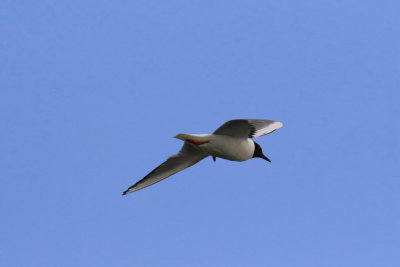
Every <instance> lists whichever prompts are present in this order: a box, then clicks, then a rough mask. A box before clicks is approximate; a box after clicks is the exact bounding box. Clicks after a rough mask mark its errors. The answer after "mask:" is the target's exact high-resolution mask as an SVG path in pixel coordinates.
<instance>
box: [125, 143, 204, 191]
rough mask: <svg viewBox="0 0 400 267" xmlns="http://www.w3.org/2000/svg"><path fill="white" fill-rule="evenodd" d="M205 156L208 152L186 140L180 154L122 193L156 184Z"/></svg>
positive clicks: (173, 156)
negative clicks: (200, 149)
mask: <svg viewBox="0 0 400 267" xmlns="http://www.w3.org/2000/svg"><path fill="white" fill-rule="evenodd" d="M205 157H207V154H204V153H203V152H201V151H199V150H198V149H196V148H195V147H194V146H193V145H192V144H189V143H187V142H185V143H184V144H183V146H182V148H181V150H180V151H179V153H178V154H175V155H172V156H171V157H169V158H168V159H167V160H166V161H165V162H164V163H162V164H161V165H160V166H158V167H157V168H155V169H154V170H153V171H151V172H150V173H149V174H147V175H146V176H145V177H144V178H143V179H141V180H140V181H139V182H137V183H136V184H134V185H132V186H131V187H129V188H128V189H127V190H126V191H125V192H123V193H122V194H123V195H126V194H128V193H131V192H135V191H137V190H140V189H142V188H145V187H147V186H149V185H152V184H155V183H157V182H159V181H161V180H163V179H165V178H167V177H169V176H171V175H173V174H175V173H177V172H179V171H181V170H184V169H186V168H188V167H190V166H192V165H193V164H195V163H197V162H199V161H200V160H202V159H203V158H205Z"/></svg>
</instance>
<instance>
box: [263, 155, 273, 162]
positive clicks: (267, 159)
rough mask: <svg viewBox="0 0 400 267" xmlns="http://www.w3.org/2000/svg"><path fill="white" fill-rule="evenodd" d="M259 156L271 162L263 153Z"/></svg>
mask: <svg viewBox="0 0 400 267" xmlns="http://www.w3.org/2000/svg"><path fill="white" fill-rule="evenodd" d="M260 158H262V159H265V160H266V161H269V162H271V160H270V159H269V158H267V157H266V156H265V155H262V156H261V157H260Z"/></svg>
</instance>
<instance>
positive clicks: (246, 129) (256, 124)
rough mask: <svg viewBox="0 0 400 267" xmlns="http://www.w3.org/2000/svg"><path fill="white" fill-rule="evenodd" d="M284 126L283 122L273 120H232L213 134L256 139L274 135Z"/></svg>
mask: <svg viewBox="0 0 400 267" xmlns="http://www.w3.org/2000/svg"><path fill="white" fill-rule="evenodd" d="M282 126H283V124H282V123H281V122H279V121H271V120H252V119H248V120H246V119H242V120H231V121H228V122H225V123H224V124H223V125H222V126H221V127H219V128H218V129H217V130H215V132H213V134H217V135H228V136H232V137H243V138H254V137H259V136H262V135H265V134H269V133H272V132H273V131H275V130H276V129H279V128H281V127H282Z"/></svg>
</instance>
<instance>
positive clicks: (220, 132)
mask: <svg viewBox="0 0 400 267" xmlns="http://www.w3.org/2000/svg"><path fill="white" fill-rule="evenodd" d="M282 125H283V124H282V123H281V122H278V121H272V120H253V119H241V120H231V121H228V122H226V123H224V124H223V125H222V126H221V127H219V128H218V129H217V130H216V131H215V132H213V133H212V134H182V133H181V134H177V135H176V136H174V138H177V139H180V140H182V141H184V142H185V143H184V144H183V146H182V148H181V150H180V151H179V153H178V154H175V155H172V156H171V157H169V158H168V159H167V160H166V161H165V162H164V163H162V164H161V165H160V166H158V167H157V168H155V169H154V170H153V171H152V172H150V173H149V174H148V175H146V176H145V177H144V178H143V179H141V180H140V181H138V182H137V183H136V184H134V185H132V186H131V187H129V188H128V189H127V190H126V191H124V192H123V193H122V194H123V195H126V194H128V193H131V192H135V191H137V190H140V189H142V188H145V187H147V186H149V185H152V184H154V183H157V182H159V181H161V180H163V179H165V178H167V177H169V176H171V175H173V174H175V173H177V172H179V171H181V170H184V169H186V168H188V167H190V166H192V165H194V164H196V163H197V162H199V161H200V160H202V159H204V158H205V157H208V156H212V157H213V160H214V161H215V160H216V158H217V157H218V158H223V159H227V160H233V161H245V160H248V159H251V158H256V157H258V158H262V159H265V160H267V161H269V162H271V161H270V160H269V158H267V157H266V156H265V155H264V154H263V153H262V149H261V147H260V145H259V144H257V143H256V142H254V141H253V140H251V139H250V138H254V137H259V136H262V135H265V134H268V133H272V132H273V131H275V130H277V129H279V128H281V127H282Z"/></svg>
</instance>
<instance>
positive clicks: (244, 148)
mask: <svg viewBox="0 0 400 267" xmlns="http://www.w3.org/2000/svg"><path fill="white" fill-rule="evenodd" d="M174 137H175V138H177V139H180V140H182V141H187V142H189V143H190V142H191V141H194V142H192V144H194V145H196V143H197V144H198V145H197V148H198V149H199V150H200V151H202V152H204V153H206V154H207V155H209V156H213V157H218V158H222V159H227V160H233V161H245V160H248V159H251V158H252V157H253V153H254V141H253V140H251V139H250V138H247V137H245V138H240V137H231V136H227V135H216V134H177V135H176V136H174Z"/></svg>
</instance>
